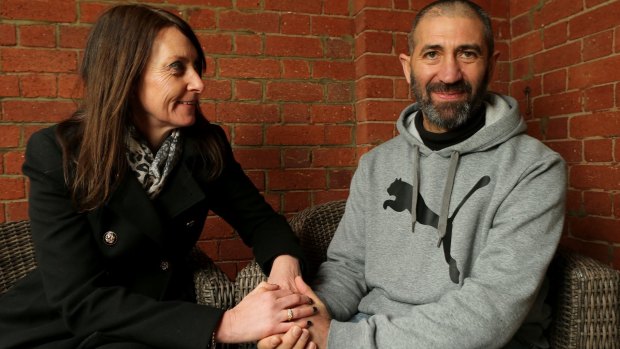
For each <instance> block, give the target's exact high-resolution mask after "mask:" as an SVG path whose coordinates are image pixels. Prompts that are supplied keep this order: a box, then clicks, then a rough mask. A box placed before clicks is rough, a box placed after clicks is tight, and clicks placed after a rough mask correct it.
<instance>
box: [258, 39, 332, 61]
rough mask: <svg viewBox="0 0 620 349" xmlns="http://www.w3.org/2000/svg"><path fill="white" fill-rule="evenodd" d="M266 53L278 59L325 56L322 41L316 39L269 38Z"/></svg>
mask: <svg viewBox="0 0 620 349" xmlns="http://www.w3.org/2000/svg"><path fill="white" fill-rule="evenodd" d="M265 53H267V54H268V55H271V56H276V57H308V58H318V57H322V56H323V47H322V45H321V40H320V39H319V38H316V37H291V36H267V38H266V39H265Z"/></svg>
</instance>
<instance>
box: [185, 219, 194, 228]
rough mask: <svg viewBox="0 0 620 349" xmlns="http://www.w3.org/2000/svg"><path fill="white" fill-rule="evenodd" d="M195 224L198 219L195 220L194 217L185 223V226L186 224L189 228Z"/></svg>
mask: <svg viewBox="0 0 620 349" xmlns="http://www.w3.org/2000/svg"><path fill="white" fill-rule="evenodd" d="M194 224H196V221H194V220H193V219H192V220H191V221H189V222H187V223H185V226H186V227H187V228H191V227H193V226H194Z"/></svg>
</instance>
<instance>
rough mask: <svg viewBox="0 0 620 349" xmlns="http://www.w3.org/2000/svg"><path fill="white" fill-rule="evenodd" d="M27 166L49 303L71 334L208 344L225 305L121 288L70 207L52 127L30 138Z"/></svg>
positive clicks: (191, 347)
mask: <svg viewBox="0 0 620 349" xmlns="http://www.w3.org/2000/svg"><path fill="white" fill-rule="evenodd" d="M23 171H24V174H25V175H26V176H28V178H29V180H30V194H29V214H30V219H31V226H32V234H33V240H34V243H35V251H36V257H37V260H38V268H39V271H40V274H41V275H42V280H43V287H44V289H45V295H46V297H47V299H48V302H49V304H50V305H51V306H52V307H53V308H54V309H57V311H58V312H59V314H60V315H61V317H62V319H63V320H64V322H65V324H66V326H67V328H68V329H69V331H71V332H72V333H73V334H74V335H76V336H79V337H83V338H86V337H88V336H90V335H92V334H94V333H102V334H106V335H109V336H113V337H118V338H122V339H123V340H127V341H135V342H139V343H144V344H147V345H149V346H151V347H168V348H187V349H198V348H200V349H204V348H207V347H208V346H209V340H210V337H211V332H212V331H213V330H214V329H215V327H216V326H217V324H218V322H219V319H220V318H221V315H222V312H223V310H220V309H215V308H210V307H206V306H201V305H197V304H194V303H189V302H181V301H158V300H156V299H153V298H150V297H147V296H144V295H140V294H136V293H132V292H129V291H128V290H127V289H126V288H124V287H122V286H116V285H118V283H115V282H114V280H112V278H113V277H112V276H111V275H110V273H108V272H107V271H106V268H105V264H104V261H103V257H102V256H101V253H100V252H99V250H98V248H97V246H96V242H95V241H94V239H93V235H92V232H91V228H90V226H89V223H88V220H87V218H86V214H83V213H78V212H77V211H76V210H75V209H74V206H73V204H72V200H71V199H70V194H69V190H68V188H67V186H66V185H65V180H64V176H63V170H62V155H61V150H60V147H59V145H58V143H57V142H56V141H55V136H54V132H53V129H46V130H43V131H40V132H37V133H35V134H34V135H33V136H32V137H31V138H30V140H29V142H28V146H27V150H26V159H25V163H24V166H23Z"/></svg>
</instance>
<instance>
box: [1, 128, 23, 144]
mask: <svg viewBox="0 0 620 349" xmlns="http://www.w3.org/2000/svg"><path fill="white" fill-rule="evenodd" d="M20 136H21V128H20V127H19V126H17V125H3V124H0V148H15V147H19V139H20Z"/></svg>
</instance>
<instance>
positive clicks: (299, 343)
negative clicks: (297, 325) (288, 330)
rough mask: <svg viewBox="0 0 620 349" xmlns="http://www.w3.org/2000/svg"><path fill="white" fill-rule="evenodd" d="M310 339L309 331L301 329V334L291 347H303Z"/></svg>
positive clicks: (302, 348) (300, 348) (299, 348)
mask: <svg viewBox="0 0 620 349" xmlns="http://www.w3.org/2000/svg"><path fill="white" fill-rule="evenodd" d="M309 340H310V332H309V331H308V330H306V329H303V330H301V336H299V339H298V340H297V343H295V346H294V347H293V349H304V348H305V346H306V344H307V343H308V341H309Z"/></svg>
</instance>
